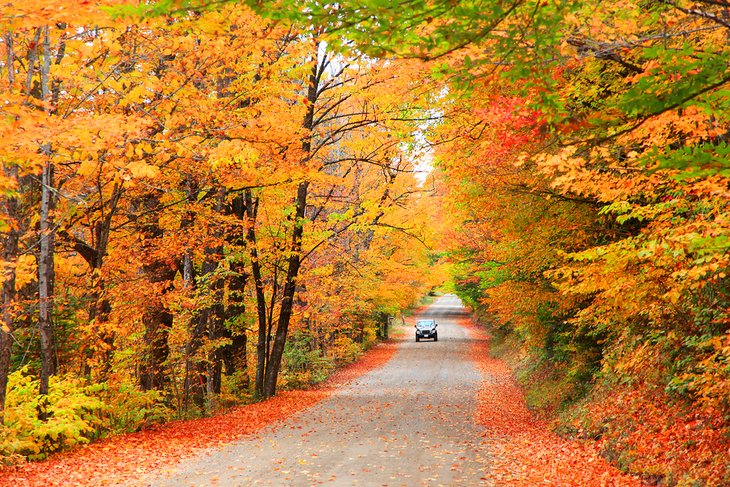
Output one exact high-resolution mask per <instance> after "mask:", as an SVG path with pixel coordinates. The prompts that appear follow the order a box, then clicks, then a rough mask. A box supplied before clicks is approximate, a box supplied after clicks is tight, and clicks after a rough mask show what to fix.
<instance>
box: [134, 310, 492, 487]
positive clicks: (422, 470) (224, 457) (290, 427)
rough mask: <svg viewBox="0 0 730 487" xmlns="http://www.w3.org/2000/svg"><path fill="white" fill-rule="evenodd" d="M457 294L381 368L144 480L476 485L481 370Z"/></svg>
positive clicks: (430, 313) (483, 457)
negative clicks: (433, 331) (424, 335)
mask: <svg viewBox="0 0 730 487" xmlns="http://www.w3.org/2000/svg"><path fill="white" fill-rule="evenodd" d="M463 313H464V310H463V309H462V308H461V305H460V302H459V300H458V298H456V297H454V296H444V297H442V298H439V299H438V301H437V302H436V303H435V304H433V305H432V306H430V307H429V308H428V309H427V310H426V311H425V313H423V314H422V315H421V317H428V318H435V319H436V321H437V322H438V324H439V326H438V333H439V341H438V342H432V341H421V342H420V343H416V342H415V340H414V338H413V334H412V333H411V330H408V332H407V335H406V338H405V339H404V341H403V342H402V343H401V344H400V347H399V350H398V352H397V354H396V355H395V356H394V357H393V359H392V360H391V361H390V362H388V363H387V364H386V365H385V366H384V367H382V368H380V369H378V370H375V371H374V372H371V373H369V374H367V375H365V376H363V377H361V378H360V379H358V380H357V381H356V382H354V383H352V384H349V385H348V386H346V387H344V388H343V389H341V390H339V391H337V392H335V393H334V394H333V395H332V396H331V397H330V398H329V399H327V400H326V401H324V402H322V403H319V404H318V405H316V406H314V407H312V408H310V409H308V410H306V411H304V412H302V413H299V414H298V415H296V416H293V417H291V418H290V419H289V420H287V421H286V422H284V423H283V424H279V425H277V426H276V427H274V428H269V429H265V430H263V431H262V432H260V433H259V434H258V435H257V436H256V437H254V438H247V439H244V440H242V441H239V442H237V443H234V444H232V445H229V446H228V447H225V448H224V449H211V450H208V451H206V452H205V453H204V454H202V455H200V456H198V457H197V458H194V459H192V460H189V461H186V462H184V463H182V464H180V465H178V466H176V467H171V468H170V469H167V470H165V471H161V472H156V473H155V474H154V476H151V477H146V479H145V480H144V481H143V482H144V483H145V484H146V485H155V486H175V487H181V486H189V485H196V486H198V485H227V486H234V485H235V486H239V485H240V486H248V485H275V486H285V485H292V486H310V485H320V484H324V485H360V486H384V485H387V486H418V485H429V486H437V485H450V486H451V485H465V486H466V485H468V486H474V485H485V484H487V483H488V482H487V481H486V480H483V479H484V478H485V476H486V474H487V471H488V468H489V460H488V454H487V451H486V449H485V448H484V446H483V444H482V440H483V438H481V436H480V432H482V433H483V429H480V428H479V427H478V426H475V425H474V409H475V407H476V391H477V389H478V387H479V383H480V381H481V375H480V373H479V372H478V370H477V369H476V368H475V367H474V365H473V364H472V363H471V362H470V360H469V358H468V344H469V338H468V332H467V331H466V330H465V329H464V328H463V327H461V326H459V325H458V324H457V323H456V318H458V317H459V316H460V315H462V314H463Z"/></svg>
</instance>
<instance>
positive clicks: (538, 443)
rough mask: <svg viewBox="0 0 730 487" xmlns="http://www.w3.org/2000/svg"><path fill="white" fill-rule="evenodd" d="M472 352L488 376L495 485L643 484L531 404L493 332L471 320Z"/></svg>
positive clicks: (486, 414)
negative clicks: (492, 341)
mask: <svg viewBox="0 0 730 487" xmlns="http://www.w3.org/2000/svg"><path fill="white" fill-rule="evenodd" d="M461 324H462V325H464V326H465V327H467V328H469V330H470V332H471V334H472V338H473V342H472V344H471V350H470V352H471V356H472V358H473V360H474V362H475V363H476V364H477V367H479V369H480V370H481V372H482V374H483V375H484V379H483V382H482V386H481V387H480V390H479V393H478V407H477V412H476V421H477V422H478V424H481V425H483V426H484V427H485V428H486V432H485V434H484V436H485V443H486V446H487V447H488V448H489V450H490V453H491V456H492V458H493V462H492V465H491V471H490V472H488V475H487V478H490V479H491V480H493V481H494V482H495V484H496V485H510V486H535V485H564V486H590V487H596V486H606V487H608V486H640V485H643V483H642V482H641V481H640V480H638V479H637V478H635V477H631V476H628V475H625V474H623V473H621V472H620V471H619V470H617V469H616V468H615V467H613V466H612V465H610V464H609V463H608V462H606V460H604V459H603V458H602V457H600V456H599V455H598V452H597V450H596V449H595V448H592V447H591V446H590V445H587V444H580V443H577V442H573V441H569V440H564V439H562V438H560V437H559V436H557V435H555V434H553V433H551V432H550V431H549V429H548V425H547V424H546V423H545V422H543V421H538V420H537V419H535V417H534V416H533V414H532V413H531V412H530V410H529V409H528V408H527V405H526V403H525V399H524V396H523V394H522V391H521V389H520V387H519V385H518V384H517V383H516V382H515V380H514V378H513V376H512V371H511V370H510V369H509V367H508V366H507V365H506V364H505V363H504V362H503V361H501V360H497V359H495V358H492V357H491V356H490V354H489V347H488V336H487V335H486V333H485V332H484V331H482V330H481V329H479V328H477V327H476V326H475V325H474V324H473V322H472V321H471V320H470V319H467V318H465V319H463V320H462V321H461Z"/></svg>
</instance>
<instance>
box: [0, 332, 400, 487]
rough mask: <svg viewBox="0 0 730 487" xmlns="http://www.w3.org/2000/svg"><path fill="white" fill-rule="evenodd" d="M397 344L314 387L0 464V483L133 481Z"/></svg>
mask: <svg viewBox="0 0 730 487" xmlns="http://www.w3.org/2000/svg"><path fill="white" fill-rule="evenodd" d="M396 349H397V345H396V343H393V342H387V343H382V344H380V345H378V346H377V347H375V348H373V349H372V350H370V351H368V352H367V353H366V354H365V355H364V356H363V357H362V358H361V359H360V360H358V361H357V362H355V363H353V364H351V365H349V366H347V367H345V368H343V369H342V370H340V371H339V372H337V373H336V374H334V375H333V376H332V377H331V378H330V379H329V380H328V381H327V382H325V383H324V384H322V385H321V386H319V387H317V388H315V389H309V390H299V391H285V392H281V393H279V394H278V395H276V396H275V397H273V398H271V399H269V400H267V401H263V402H260V403H255V404H250V405H247V406H241V407H237V408H234V409H233V410H231V411H230V412H228V413H226V414H222V415H220V416H215V417H211V418H202V419H195V420H189V421H173V422H170V423H166V424H163V425H159V426H156V427H153V428H150V429H148V430H145V431H141V432H139V433H133V434H128V435H122V436H117V437H113V438H110V439H107V440H103V441H99V442H96V443H93V444H91V445H88V446H85V447H81V448H78V449H75V450H73V451H71V452H68V453H64V454H60V455H56V456H54V457H52V458H51V459H49V460H47V461H44V462H38V463H28V464H25V465H20V466H14V467H5V468H2V469H0V485H12V486H14V487H25V486H28V487H31V486H32V487H35V486H38V487H41V486H42V487H51V486H68V485H74V486H105V485H119V484H122V483H128V482H132V483H133V482H134V481H135V480H136V479H138V478H139V477H140V476H142V475H144V474H146V473H148V472H151V471H153V470H155V469H158V468H163V467H165V466H169V465H172V464H174V463H177V462H180V461H182V460H183V459H185V458H188V457H191V456H193V455H195V453H197V452H198V451H200V450H201V449H204V448H209V447H215V446H220V445H224V444H226V443H230V442H232V441H234V440H236V439H239V438H241V437H243V436H245V435H250V434H254V433H256V432H257V431H259V430H261V429H262V428H264V427H265V426H268V425H270V424H273V423H276V422H278V421H282V420H283V419H285V418H288V417H290V416H292V415H293V414H295V413H297V412H299V411H302V410H303V409H306V408H308V407H310V406H312V405H314V404H315V403H317V402H319V401H321V400H322V399H325V398H326V397H328V396H329V395H330V394H331V393H332V391H333V390H334V389H335V388H337V387H339V386H341V385H343V384H345V383H346V382H349V381H351V380H353V379H355V378H357V377H359V376H361V375H363V374H365V373H367V372H368V371H370V370H373V369H375V368H377V367H380V366H381V365H383V364H385V363H386V362H387V361H388V360H390V358H391V357H392V356H393V355H394V354H395V352H396Z"/></svg>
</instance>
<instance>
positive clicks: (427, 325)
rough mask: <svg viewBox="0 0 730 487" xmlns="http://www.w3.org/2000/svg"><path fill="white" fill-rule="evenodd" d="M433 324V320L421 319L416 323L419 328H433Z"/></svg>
mask: <svg viewBox="0 0 730 487" xmlns="http://www.w3.org/2000/svg"><path fill="white" fill-rule="evenodd" d="M433 325H434V322H433V321H419V322H418V323H416V326H417V327H418V328H432V327H433Z"/></svg>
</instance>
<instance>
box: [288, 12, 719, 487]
mask: <svg viewBox="0 0 730 487" xmlns="http://www.w3.org/2000/svg"><path fill="white" fill-rule="evenodd" d="M726 7H727V6H726V5H725V4H722V3H717V2H703V1H698V2H656V3H650V4H639V3H638V2H611V3H608V4H607V3H606V2H601V4H600V5H598V4H597V3H595V2H553V3H550V4H544V3H540V2H517V3H514V4H510V5H507V6H506V7H505V6H504V5H501V4H498V3H496V2H480V1H475V2H459V3H458V4H454V3H453V2H419V1H413V2H405V3H401V4H399V5H398V7H397V8H393V7H392V6H389V5H386V4H383V3H382V2H365V3H364V4H363V3H362V2H357V4H355V3H354V2H353V3H349V2H339V3H338V4H337V5H323V4H318V3H317V2H311V3H309V4H307V5H306V7H305V10H304V12H305V13H304V15H307V16H312V17H314V18H318V19H324V20H323V21H329V22H330V23H331V25H332V26H333V28H338V29H340V30H341V31H342V32H343V33H345V34H346V36H348V38H350V39H355V41H356V43H357V47H358V48H359V49H363V50H365V51H367V52H371V53H377V54H383V53H387V54H389V55H396V56H402V57H419V58H426V59H438V60H439V62H440V63H441V65H440V66H439V68H438V69H437V71H436V73H435V74H436V75H437V76H440V77H442V79H444V80H453V81H455V82H456V83H455V84H452V85H451V87H452V89H454V91H455V92H457V91H459V90H460V89H463V88H466V91H467V92H468V93H469V94H470V99H468V100H467V101H465V102H461V101H459V100H458V99H457V101H456V102H455V103H456V106H464V107H465V108H464V109H463V110H464V111H465V113H466V116H461V115H459V114H458V109H457V110H455V112H457V113H456V114H455V115H453V116H452V115H451V114H448V116H449V117H451V118H452V119H453V121H450V122H449V123H450V124H451V125H452V127H453V128H451V129H449V128H447V129H446V132H445V133H446V136H444V140H445V141H449V140H450V139H453V140H451V141H450V142H449V143H447V144H444V145H442V150H441V152H442V153H441V156H440V157H441V159H442V162H441V165H442V166H443V168H444V169H443V172H444V179H445V181H446V182H445V188H446V191H447V194H449V195H452V196H451V199H453V200H456V201H465V202H466V203H465V204H464V205H463V207H460V205H458V204H457V205H452V207H454V211H453V212H452V214H453V215H454V216H455V217H456V225H455V227H456V228H455V229H456V230H457V231H456V232H453V233H450V234H449V237H450V239H449V242H450V243H454V244H456V245H454V251H453V253H454V255H455V256H456V257H458V258H459V265H458V268H457V271H458V272H459V274H458V275H457V283H456V285H457V286H458V287H457V289H459V291H460V294H461V295H462V296H463V297H464V298H465V299H466V300H467V301H469V302H470V303H471V304H472V305H473V306H475V308H477V309H478V310H480V311H482V312H484V313H487V314H488V316H489V317H490V319H492V320H493V321H494V322H495V326H496V327H497V328H498V329H501V330H502V331H503V332H505V333H507V334H508V335H509V336H512V337H516V338H517V339H518V343H519V345H518V346H521V347H522V353H523V354H526V356H527V358H528V363H531V364H533V365H531V367H533V373H534V374H535V377H536V379H535V381H536V382H537V381H538V380H540V379H541V378H544V377H545V374H547V375H548V376H550V377H551V380H553V383H554V389H555V390H554V391H551V392H548V393H547V394H546V395H547V397H541V398H540V397H538V398H537V401H538V402H541V403H542V404H546V403H547V404H553V405H556V404H560V403H561V401H563V400H565V399H568V400H569V402H570V401H571V400H572V401H573V402H575V401H576V398H580V397H582V395H583V394H585V391H588V390H591V392H590V394H588V396H587V398H586V399H585V400H584V401H583V404H582V405H580V407H578V408H575V410H580V409H582V410H583V411H584V413H582V415H581V414H578V415H577V418H578V419H577V420H576V421H575V422H578V423H580V419H579V418H583V421H584V422H585V423H584V424H583V426H585V424H591V427H590V428H589V430H590V431H600V432H601V433H600V434H602V435H604V437H605V438H606V439H605V441H604V443H603V446H604V448H606V449H607V450H608V451H616V450H617V451H618V452H619V453H617V454H616V459H617V461H618V462H619V463H621V464H622V466H624V467H626V468H635V469H637V471H641V472H643V473H645V474H647V475H656V476H657V477H660V478H664V479H666V480H667V481H668V482H675V481H678V480H679V479H684V481H691V479H700V480H699V481H703V482H710V483H712V482H722V481H721V480H719V479H722V478H723V476H724V475H726V472H725V471H724V470H723V466H722V460H721V459H720V457H719V456H717V455H713V454H711V453H708V452H706V451H705V450H704V449H703V448H702V447H699V448H695V447H693V446H691V445H692V444H694V443H692V442H689V443H684V447H680V448H678V449H674V448H668V449H667V451H666V452H660V451H658V450H657V449H656V448H654V447H653V446H652V445H659V444H663V442H662V441H661V438H665V437H666V435H676V434H677V433H676V432H674V431H671V428H670V427H669V425H670V424H677V422H678V421H679V422H680V423H682V424H685V425H689V424H694V425H695V427H697V433H696V434H695V440H694V441H698V440H697V439H698V438H700V437H702V438H712V440H711V441H712V442H714V443H713V444H714V445H715V446H714V448H715V449H716V450H717V451H724V447H723V444H724V443H723V440H721V439H720V438H721V437H722V434H723V433H722V432H723V431H727V424H726V421H724V420H723V419H722V418H723V417H726V411H727V387H726V385H727V383H728V382H727V371H726V364H727V360H728V355H727V351H728V349H727V339H728V326H727V323H728V322H727V309H728V299H727V298H728V296H727V267H728V261H727V255H728V253H727V233H728V228H727V205H726V202H727V201H728V198H727V197H728V194H727V188H728V182H727V177H728V173H727V154H726V150H725V145H726V141H727V133H728V132H727V120H726V116H727V115H726V114H727V97H726V86H727V82H728V77H727V73H728V62H727V61H728V58H727V56H728V50H727V46H726V38H727V29H728V25H727V21H726V13H725V12H724V9H725V8H726ZM293 10H296V9H295V8H294V7H293ZM276 15H280V16H281V15H283V16H286V15H288V14H287V11H284V12H283V13H282V12H277V14H276ZM294 15H301V14H294ZM395 26H399V27H400V26H408V28H407V29H396V28H394V27H395ZM499 95H502V96H505V95H506V98H507V100H510V99H511V100H514V101H512V102H511V103H505V102H501V104H502V105H505V104H507V105H508V106H509V105H511V108H510V109H509V110H508V111H507V113H508V115H509V116H511V117H512V120H513V123H512V124H507V125H505V124H504V122H503V120H504V118H505V117H504V113H500V112H501V110H500V103H494V102H493V101H492V100H494V98H495V97H496V96H499ZM485 109H486V110H485ZM530 109H531V110H536V111H537V115H536V119H533V120H530V119H525V118H522V119H520V117H521V115H520V114H521V113H525V111H526V110H530ZM536 122H537V123H536ZM536 129H537V132H532V133H531V136H530V139H531V140H530V141H529V143H528V141H526V140H525V139H524V136H525V135H526V134H530V130H536ZM495 133H496V134H497V135H494V134H495ZM436 140H437V141H438V142H439V143H442V142H443V141H442V139H436ZM520 152H524V154H520ZM464 154H466V155H467V160H466V161H465V160H464ZM534 364H537V365H534ZM545 364H547V365H545ZM546 368H547V372H546V371H545V370H546ZM540 374H543V375H540ZM533 387H536V386H535V385H534V383H533ZM632 388H633V389H632ZM633 390H638V391H640V392H638V393H636V392H632V391H633ZM542 391H543V394H542V395H543V396H545V394H544V388H543V389H542ZM581 391H583V392H581ZM656 391H664V392H663V393H662V394H658V393H657V392H656ZM616 394H621V397H622V402H621V404H623V406H619V407H617V408H605V407H602V404H604V403H605V398H606V397H609V396H614V397H615V395H616ZM667 403H668V404H671V406H670V407H657V405H658V404H667ZM628 404H631V406H630V407H627V405H628ZM622 408H623V409H622ZM642 408H643V409H642ZM672 408H674V409H672ZM609 409H610V412H609ZM629 411H631V412H629ZM677 411H681V413H678V414H676V415H675V413H676V412H677ZM678 417H682V418H683V419H682V420H678ZM616 418H621V419H620V420H619V419H616ZM696 418H702V419H700V420H699V421H700V422H701V424H702V426H699V425H698V424H696V423H693V421H695V419H696ZM566 422H567V421H566ZM568 424H570V423H568ZM643 424H645V425H649V424H650V425H652V426H651V428H653V429H647V428H644V427H643V426H642V425H643ZM573 427H576V426H575V423H573V424H572V425H570V426H567V427H566V428H567V429H568V430H570V429H571V428H573ZM688 428H689V426H688ZM578 429H579V430H580V429H581V428H578ZM670 431H671V432H670ZM589 434H590V433H589ZM703 441H704V440H703ZM679 449H681V451H682V453H681V454H678V453H677V451H678V450H679ZM637 450H638V451H642V452H645V453H647V455H648V458H651V460H648V461H646V462H642V461H638V460H635V459H632V458H631V457H630V455H628V454H627V455H624V454H623V453H622V452H623V451H637ZM673 455H675V456H676V455H681V456H683V457H685V458H692V459H694V460H691V461H689V463H691V464H693V465H695V466H696V468H691V469H690V468H688V466H687V465H686V464H683V465H679V464H677V463H675V462H671V461H669V460H668V458H669V457H671V456H673ZM659 459H661V460H659ZM652 461H655V462H661V465H660V466H657V465H656V464H652V465H649V464H651V462H652ZM688 479H690V480H688Z"/></svg>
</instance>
